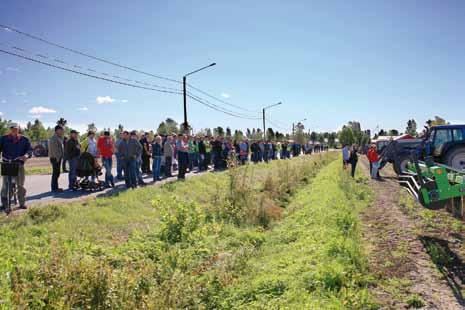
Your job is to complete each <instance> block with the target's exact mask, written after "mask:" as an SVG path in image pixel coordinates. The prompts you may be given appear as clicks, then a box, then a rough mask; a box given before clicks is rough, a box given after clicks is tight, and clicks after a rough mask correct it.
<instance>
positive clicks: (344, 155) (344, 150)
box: [342, 144, 350, 169]
mask: <svg viewBox="0 0 465 310" xmlns="http://www.w3.org/2000/svg"><path fill="white" fill-rule="evenodd" d="M349 159H350V150H349V147H348V146H347V144H344V147H343V148H342V168H344V169H346V168H347V165H348V164H349Z"/></svg>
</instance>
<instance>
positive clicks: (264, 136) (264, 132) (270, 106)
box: [263, 101, 283, 140]
mask: <svg viewBox="0 0 465 310" xmlns="http://www.w3.org/2000/svg"><path fill="white" fill-rule="evenodd" d="M280 104H283V103H282V102H281V101H280V102H278V103H275V104H272V105H269V106H267V107H264V108H263V140H266V125H265V110H266V109H269V108H272V107H275V106H277V105H280Z"/></svg>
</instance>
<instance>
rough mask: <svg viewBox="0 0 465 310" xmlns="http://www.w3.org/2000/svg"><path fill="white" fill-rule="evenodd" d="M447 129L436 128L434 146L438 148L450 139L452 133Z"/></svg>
mask: <svg viewBox="0 0 465 310" xmlns="http://www.w3.org/2000/svg"><path fill="white" fill-rule="evenodd" d="M451 133H452V132H451V130H449V129H439V130H436V135H435V136H434V148H435V149H438V148H440V147H441V146H442V145H443V144H444V143H446V142H450V141H452V134H451Z"/></svg>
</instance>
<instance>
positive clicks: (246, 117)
mask: <svg viewBox="0 0 465 310" xmlns="http://www.w3.org/2000/svg"><path fill="white" fill-rule="evenodd" d="M188 97H189V98H191V99H192V100H194V101H197V102H198V103H200V104H203V105H205V106H207V107H209V108H211V109H213V110H216V111H219V112H222V113H225V114H227V115H230V116H233V117H237V118H242V119H249V120H259V119H261V118H260V117H253V116H249V115H242V114H238V113H235V112H233V111H231V110H227V109H224V108H222V107H219V106H217V105H215V104H214V103H211V102H209V101H206V100H203V99H202V98H199V97H197V96H193V95H192V94H189V95H188Z"/></svg>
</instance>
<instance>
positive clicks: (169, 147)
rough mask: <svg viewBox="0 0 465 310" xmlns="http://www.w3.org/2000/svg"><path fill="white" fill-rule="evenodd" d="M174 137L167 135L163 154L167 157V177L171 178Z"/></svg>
mask: <svg viewBox="0 0 465 310" xmlns="http://www.w3.org/2000/svg"><path fill="white" fill-rule="evenodd" d="M173 153H174V150H173V137H172V136H167V137H166V141H165V144H164V145H163V156H164V157H165V177H167V178H171V177H172V176H173V175H172V172H171V168H172V166H173Z"/></svg>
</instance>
